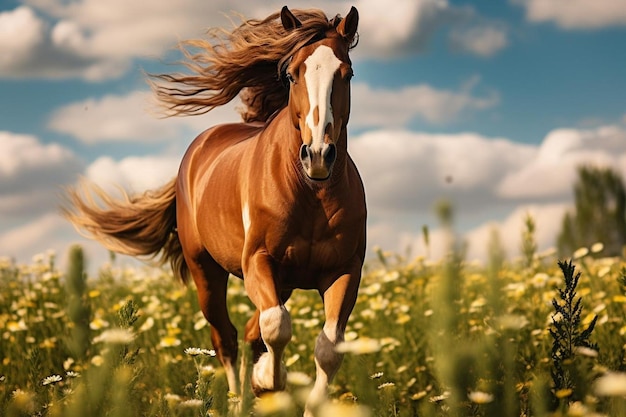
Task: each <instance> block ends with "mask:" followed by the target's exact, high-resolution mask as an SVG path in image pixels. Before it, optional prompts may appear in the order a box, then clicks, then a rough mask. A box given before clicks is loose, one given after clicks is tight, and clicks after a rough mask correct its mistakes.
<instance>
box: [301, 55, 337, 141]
mask: <svg viewBox="0 0 626 417" xmlns="http://www.w3.org/2000/svg"><path fill="white" fill-rule="evenodd" d="M304 64H305V65H306V72H305V73H304V79H305V81H306V86H307V90H308V92H309V113H308V114H307V116H306V123H307V125H308V126H309V129H311V133H312V136H313V137H312V142H311V150H313V151H316V152H321V151H322V147H323V146H324V133H325V129H326V126H327V125H328V124H331V125H332V124H333V109H332V104H331V102H330V98H331V94H332V91H333V79H334V78H335V73H336V72H337V70H338V69H339V66H340V65H341V61H340V60H339V58H337V57H336V56H335V53H334V52H333V50H332V49H331V48H330V47H328V46H326V45H321V46H319V47H318V48H317V49H316V50H315V51H314V52H313V53H312V54H311V55H310V56H309V57H308V58H307V59H306V60H305V61H304ZM315 108H318V110H319V119H318V122H317V123H315V117H314V116H313V113H314V111H315Z"/></svg>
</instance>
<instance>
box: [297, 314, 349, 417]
mask: <svg viewBox="0 0 626 417" xmlns="http://www.w3.org/2000/svg"><path fill="white" fill-rule="evenodd" d="M342 340H343V334H338V333H337V322H334V321H329V322H326V323H325V324H324V328H323V330H322V332H321V333H320V335H319V336H318V338H317V341H316V342H315V384H314V385H313V389H312V390H311V393H310V394H309V398H308V399H307V402H306V407H305V416H310V415H312V414H311V413H312V409H313V408H315V407H316V406H318V405H319V404H321V403H322V402H323V401H324V400H325V399H326V396H327V391H328V384H329V383H331V382H332V380H333V378H334V376H335V374H336V373H337V370H338V369H339V366H340V365H341V361H342V359H343V355H342V354H340V353H338V352H336V351H335V346H336V345H337V343H338V342H340V341H342Z"/></svg>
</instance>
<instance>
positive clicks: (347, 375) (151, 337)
mask: <svg viewBox="0 0 626 417" xmlns="http://www.w3.org/2000/svg"><path fill="white" fill-rule="evenodd" d="M530 232H532V230H530ZM521 246H522V248H524V256H523V257H522V258H520V259H518V260H515V261H505V260H504V258H503V257H502V254H501V253H500V251H499V250H498V248H497V245H496V244H494V246H493V248H492V250H491V252H492V254H491V259H490V260H489V261H488V262H487V263H486V265H482V264H478V263H472V262H467V261H464V260H463V256H462V254H461V252H462V250H461V249H457V250H451V252H450V255H449V256H448V257H447V258H446V259H444V260H442V261H437V262H433V261H430V260H429V259H424V258H418V259H402V257H400V256H397V255H394V254H387V253H383V252H382V251H379V252H378V259H375V260H372V261H370V262H369V263H368V264H367V265H366V268H365V274H364V277H363V281H362V285H361V290H360V296H359V299H358V302H357V305H356V307H355V310H354V312H353V314H352V317H351V319H350V322H349V327H348V329H347V334H346V340H347V342H346V343H345V344H344V345H343V346H342V348H343V349H344V350H346V351H347V353H346V356H345V358H344V362H343V365H342V368H341V370H340V371H339V374H338V375H337V377H336V378H335V381H334V383H333V385H332V386H331V392H332V394H331V400H330V401H329V402H328V403H327V404H324V405H322V406H321V407H319V408H318V410H317V413H316V414H317V415H319V416H531V415H532V416H565V415H568V416H594V415H598V416H600V415H607V416H624V415H626V374H625V373H622V372H623V371H624V370H625V368H626V364H625V357H624V353H625V347H624V346H625V343H626V340H625V337H626V336H625V333H626V321H625V314H624V313H625V308H626V293H625V289H626V286H625V285H626V283H625V278H624V275H625V271H626V263H625V262H624V260H623V259H621V258H603V257H602V245H601V244H596V245H593V246H591V247H590V248H581V249H579V250H578V251H576V253H575V254H573V256H572V259H573V263H572V264H571V267H572V268H573V267H575V268H576V269H575V271H574V272H572V270H571V268H569V266H570V264H569V263H561V264H560V265H559V263H558V259H557V258H556V257H555V255H554V253H543V254H539V253H536V250H535V247H534V246H533V242H532V233H530V234H529V233H528V231H526V232H525V233H522V240H521ZM69 256H70V259H69V265H70V266H69V270H68V271H59V270H58V269H57V268H56V266H55V264H56V263H57V260H56V259H55V255H54V254H53V253H48V254H44V255H38V256H36V257H35V258H34V259H33V262H32V264H30V265H15V264H13V263H12V262H11V261H10V260H9V259H7V258H3V259H1V260H0V334H1V338H0V352H1V354H0V355H1V357H2V367H1V368H0V410H2V411H0V414H1V415H7V416H26V415H28V416H30V415H35V416H206V415H212V416H225V415H227V414H228V412H229V411H228V410H229V409H230V410H231V415H233V414H237V413H236V412H235V411H232V410H236V409H237V408H236V407H238V409H239V410H240V412H239V414H241V415H250V412H253V413H254V414H255V415H260V416H264V415H284V416H291V415H298V414H299V415H302V407H303V398H304V394H305V393H306V391H307V387H309V386H310V384H311V379H312V378H313V377H314V374H315V368H314V364H313V359H312V358H313V346H314V341H315V338H316V337H317V334H318V333H319V331H320V329H321V326H322V324H323V309H322V304H321V301H320V298H319V296H318V295H317V294H316V293H312V292H305V291H300V292H295V293H294V295H293V297H292V299H291V300H290V301H289V303H288V305H287V307H288V309H289V311H290V312H291V314H292V319H293V335H294V336H293V339H292V343H291V344H290V345H289V347H288V350H287V352H286V355H285V361H286V365H287V367H288V370H289V379H288V390H287V392H286V393H279V394H274V395H270V396H267V397H264V398H262V399H261V400H254V399H252V398H251V394H250V393H249V391H245V392H244V393H243V395H242V396H241V397H237V396H234V395H230V394H229V393H228V392H227V386H226V380H225V376H224V374H223V372H222V371H221V369H220V366H219V363H218V361H217V359H216V358H214V357H213V355H212V354H213V352H212V351H211V350H210V349H211V345H210V337H209V331H210V330H209V326H208V325H207V324H206V322H205V320H204V318H203V317H202V314H201V313H200V312H199V308H198V304H197V301H196V298H195V297H196V295H195V288H194V287H193V286H190V287H189V288H186V287H184V286H182V284H180V283H178V282H176V281H175V280H174V279H173V278H172V277H171V274H170V272H169V271H167V270H166V269H160V268H155V267H145V268H129V269H127V268H123V267H121V266H119V265H118V264H117V263H116V261H115V260H113V259H112V262H111V263H109V264H107V265H103V266H102V267H101V269H100V272H99V273H98V274H97V276H90V277H86V276H85V274H84V272H83V259H82V251H81V250H80V248H74V249H73V250H72V251H71V253H70V254H69ZM568 268H569V269H568ZM579 272H580V274H581V275H580V280H579V281H578V282H577V280H576V274H577V273H579ZM229 294H230V295H229V297H230V298H229V300H230V301H229V306H230V307H229V308H230V311H231V314H232V318H233V321H234V322H235V324H236V326H237V327H238V328H239V329H240V334H241V333H242V330H243V325H244V323H245V321H246V320H247V318H248V317H250V315H251V314H252V312H253V310H252V308H251V305H250V303H249V301H248V300H247V298H246V296H245V293H244V289H243V285H242V284H241V282H240V281H239V280H237V279H233V280H231V286H230V288H229ZM241 351H243V352H247V350H246V349H245V347H244V346H242V348H241Z"/></svg>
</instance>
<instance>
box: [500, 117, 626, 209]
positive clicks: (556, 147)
mask: <svg viewBox="0 0 626 417" xmlns="http://www.w3.org/2000/svg"><path fill="white" fill-rule="evenodd" d="M581 165H594V166H603V167H610V168H613V169H615V170H617V171H618V172H619V173H620V174H621V175H622V176H624V177H626V129H624V127H622V126H618V125H614V126H603V127H599V128H597V129H590V130H580V129H557V130H554V131H552V132H550V133H549V134H548V135H547V136H546V137H545V139H544V140H543V142H542V144H541V146H540V147H539V148H538V149H537V152H536V154H535V155H534V156H533V157H532V158H531V159H529V160H527V161H526V163H525V164H524V165H523V166H522V167H521V169H517V170H512V171H511V172H509V173H508V174H507V175H506V176H504V177H503V179H502V181H501V183H500V184H499V185H498V189H497V193H498V195H500V196H502V197H505V198H521V199H528V198H541V199H555V198H563V197H566V196H569V195H570V194H571V186H572V184H573V183H574V181H575V180H576V169H577V168H578V167H579V166H581Z"/></svg>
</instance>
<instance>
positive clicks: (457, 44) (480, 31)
mask: <svg viewBox="0 0 626 417" xmlns="http://www.w3.org/2000/svg"><path fill="white" fill-rule="evenodd" d="M450 42H451V44H452V47H453V48H454V49H458V50H460V51H463V52H468V53H472V54H474V55H478V56H483V57H489V56H492V55H494V54H496V53H497V52H499V51H500V50H502V49H503V48H505V47H506V46H507V45H508V38H507V33H506V31H505V30H504V29H502V28H499V27H495V26H482V27H471V28H467V29H463V30H461V29H458V30H453V31H452V32H451V33H450Z"/></svg>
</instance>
